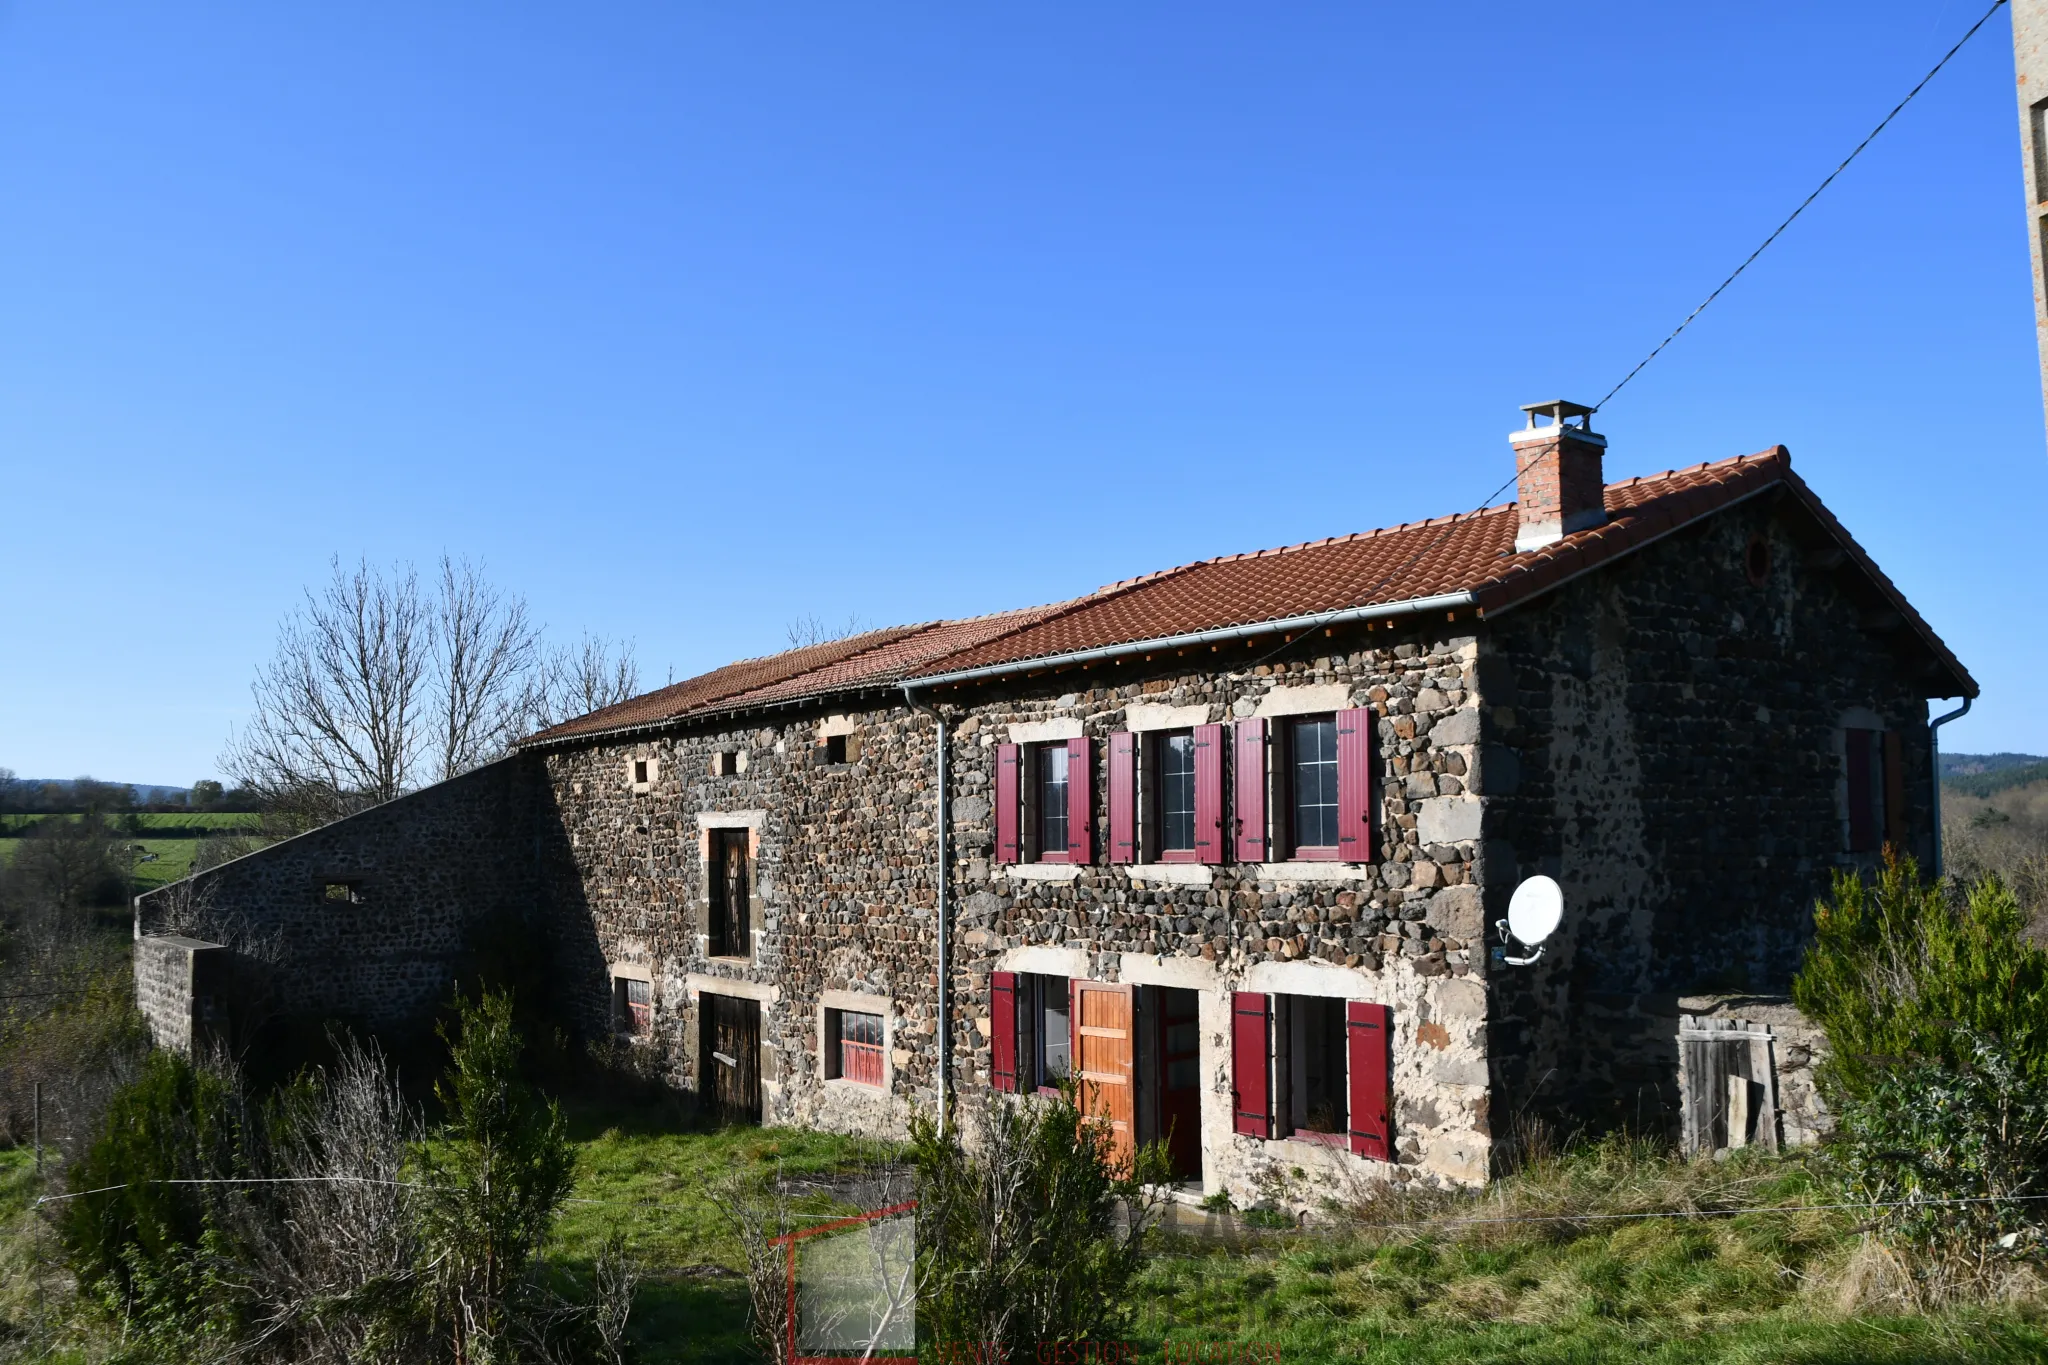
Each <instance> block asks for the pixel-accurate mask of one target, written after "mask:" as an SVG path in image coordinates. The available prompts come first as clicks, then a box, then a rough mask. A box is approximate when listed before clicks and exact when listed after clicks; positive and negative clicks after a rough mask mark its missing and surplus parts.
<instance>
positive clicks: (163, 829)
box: [0, 811, 262, 894]
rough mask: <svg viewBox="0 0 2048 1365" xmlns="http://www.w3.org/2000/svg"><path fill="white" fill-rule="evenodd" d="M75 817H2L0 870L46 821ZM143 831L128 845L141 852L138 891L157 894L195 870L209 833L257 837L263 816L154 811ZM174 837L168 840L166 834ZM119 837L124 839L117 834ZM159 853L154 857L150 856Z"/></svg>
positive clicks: (145, 816) (146, 817)
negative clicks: (25, 838)
mask: <svg viewBox="0 0 2048 1365" xmlns="http://www.w3.org/2000/svg"><path fill="white" fill-rule="evenodd" d="M77 818H78V817H77V816H75V815H9V816H0V867H4V866H5V865H6V864H8V863H10V862H12V861H13V860H14V855H15V852H16V850H17V849H19V848H20V847H21V844H22V835H23V834H25V833H26V832H27V831H28V830H30V829H31V828H33V827H34V826H35V825H37V824H40V823H41V822H42V821H44V820H75V819H77ZM136 819H137V822H138V823H139V824H140V826H141V828H142V833H141V835H140V836H139V837H134V838H130V839H128V840H125V841H124V842H127V843H131V844H133V845H135V846H136V847H138V848H139V849H141V854H140V855H139V856H138V858H137V861H136V863H135V890H136V892H137V893H138V894H139V893H141V892H144V891H154V890H155V889H156V888H157V887H159V886H164V885H167V884H169V883H171V882H174V881H176V880H178V879H179V878H180V877H183V876H185V875H186V874H187V873H189V872H190V871H191V870H192V858H193V855H194V854H196V853H198V851H199V844H200V841H201V839H202V838H204V837H205V834H204V833H202V831H204V832H206V833H219V834H233V833H248V834H254V833H255V832H256V831H257V829H258V828H259V827H260V826H261V823H262V817H261V816H259V815H256V814H254V813H251V812H239V811H238V812H228V813H224V814H223V813H215V814H201V813H196V812H195V813H189V814H186V813H180V812H176V811H151V812H147V813H144V814H141V815H138V816H137V817H136ZM166 834H168V835H170V836H171V837H169V838H165V837H162V836H164V835H166ZM115 837H116V838H120V834H119V832H118V826H117V832H116V835H115ZM150 854H155V855H156V856H155V857H154V858H151V857H149V856H148V855H150Z"/></svg>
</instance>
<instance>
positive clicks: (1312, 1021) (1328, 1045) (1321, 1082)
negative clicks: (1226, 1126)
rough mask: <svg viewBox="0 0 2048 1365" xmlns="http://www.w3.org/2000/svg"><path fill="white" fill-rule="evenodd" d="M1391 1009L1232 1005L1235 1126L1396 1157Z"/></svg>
mask: <svg viewBox="0 0 2048 1365" xmlns="http://www.w3.org/2000/svg"><path fill="white" fill-rule="evenodd" d="M1392 1032H1393V1011H1392V1010H1391V1009H1390V1008H1389V1007H1387V1006H1385V1005H1378V1004H1372V1003H1369V1002H1367V1001H1364V1000H1338V999H1331V998H1328V997H1324V996H1314V995H1259V994H1255V993H1251V992H1245V991H1239V992H1237V993H1236V994H1235V995H1233V996H1232V997H1231V1030H1230V1045H1231V1071H1232V1076H1231V1090H1232V1095H1233V1099H1232V1109H1233V1113H1234V1118H1233V1123H1232V1127H1233V1128H1234V1129H1235V1131H1237V1132H1239V1133H1243V1134H1246V1135H1248V1136H1251V1137H1258V1138H1293V1139H1295V1140H1297V1141H1303V1142H1319V1143H1324V1144H1327V1145H1329V1146H1333V1147H1345V1148H1348V1149H1349V1150H1350V1151H1352V1152H1355V1153H1357V1154H1359V1155H1361V1156H1369V1157H1374V1158H1376V1159H1378V1160H1381V1161H1391V1160H1393V1159H1394V1136H1393V1128H1392V1123H1393V1112H1394V1095H1393V1051H1392V1043H1391V1036H1392Z"/></svg>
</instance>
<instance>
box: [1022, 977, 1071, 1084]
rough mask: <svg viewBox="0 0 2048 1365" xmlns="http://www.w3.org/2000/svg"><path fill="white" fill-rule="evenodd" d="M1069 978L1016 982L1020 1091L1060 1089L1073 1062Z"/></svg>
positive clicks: (1029, 979) (1023, 979) (1030, 979)
mask: <svg viewBox="0 0 2048 1365" xmlns="http://www.w3.org/2000/svg"><path fill="white" fill-rule="evenodd" d="M1070 1008H1071V1007H1070V1004H1069V991H1068V987H1067V978H1065V977H1064V976H1033V975H1028V974H1027V975H1021V976H1019V977H1018V978H1017V1063H1018V1068H1019V1070H1020V1071H1022V1073H1023V1075H1022V1077H1021V1081H1022V1084H1021V1085H1020V1087H1019V1088H1020V1089H1022V1090H1024V1091H1026V1092H1029V1091H1033V1090H1042V1089H1049V1088H1051V1087H1054V1086H1057V1085H1058V1084H1059V1083H1060V1081H1061V1080H1062V1079H1063V1078H1064V1077H1065V1076H1066V1074H1067V1071H1068V1068H1069V1067H1070V1066H1071V1064H1072V1061H1073V1047H1074V1028H1073V1018H1072V1015H1071V1014H1070V1012H1069V1011H1070Z"/></svg>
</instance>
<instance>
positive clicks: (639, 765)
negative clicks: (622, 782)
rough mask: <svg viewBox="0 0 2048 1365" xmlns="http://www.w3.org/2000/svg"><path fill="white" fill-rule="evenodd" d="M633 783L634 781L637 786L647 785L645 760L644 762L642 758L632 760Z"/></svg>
mask: <svg viewBox="0 0 2048 1365" xmlns="http://www.w3.org/2000/svg"><path fill="white" fill-rule="evenodd" d="M633 781H634V782H636V783H638V784H639V785H641V786H646V785H647V760H646V759H644V758H636V759H634V760H633Z"/></svg>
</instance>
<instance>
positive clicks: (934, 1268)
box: [911, 1086, 1169, 1360]
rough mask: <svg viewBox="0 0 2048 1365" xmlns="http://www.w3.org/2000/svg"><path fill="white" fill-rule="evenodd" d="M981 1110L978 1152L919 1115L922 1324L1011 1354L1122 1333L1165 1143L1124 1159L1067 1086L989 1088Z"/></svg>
mask: <svg viewBox="0 0 2048 1365" xmlns="http://www.w3.org/2000/svg"><path fill="white" fill-rule="evenodd" d="M974 1118H975V1120H976V1122H975V1127H976V1130H977V1131H976V1134H975V1136H976V1138H977V1139H978V1141H977V1144H976V1147H977V1150H975V1151H973V1152H971V1153H970V1152H969V1151H968V1150H966V1148H965V1147H963V1146H962V1144H961V1141H960V1134H959V1132H958V1130H957V1129H956V1128H955V1127H954V1126H953V1125H952V1124H948V1125H946V1126H945V1127H943V1128H942V1127H940V1126H939V1125H938V1124H936V1123H934V1122H933V1121H932V1120H931V1119H930V1118H928V1117H925V1116H919V1117H918V1118H917V1119H915V1120H914V1121H913V1122H912V1125H911V1160H912V1161H913V1163H914V1164H915V1166H916V1170H917V1195H918V1209H917V1248H918V1260H919V1266H918V1276H917V1279H918V1318H919V1321H918V1330H919V1334H920V1336H923V1337H925V1338H927V1339H929V1340H933V1341H938V1342H947V1343H956V1342H957V1343H962V1344H963V1345H966V1344H971V1345H973V1346H974V1347H976V1348H980V1349H992V1348H1001V1349H1002V1350H1004V1351H1006V1352H1007V1353H1008V1354H1007V1356H1003V1357H998V1358H1008V1359H1013V1360H1030V1359H1037V1358H1039V1356H1038V1355H1037V1352H1038V1351H1039V1349H1040V1348H1041V1346H1043V1345H1044V1344H1046V1343H1052V1342H1089V1341H1108V1340H1114V1339H1117V1338H1120V1337H1122V1336H1124V1335H1125V1334H1126V1333H1127V1332H1128V1331H1129V1329H1130V1325H1131V1321H1132V1314H1133V1311H1134V1303H1133V1298H1132V1293H1131V1289H1132V1285H1133V1282H1134V1280H1135V1279H1136V1277H1137V1275H1138V1273H1139V1271H1140V1270H1141V1269H1142V1266H1143V1261H1144V1243H1145V1239H1146V1235H1147V1233H1148V1232H1149V1230H1150V1228H1151V1225H1152V1222H1153V1218H1154V1215H1155V1214H1156V1212H1157V1200H1156V1197H1155V1196H1153V1195H1151V1194H1150V1193H1148V1189H1147V1187H1148V1186H1153V1185H1159V1184H1163V1183H1165V1181H1166V1180H1167V1179H1168V1178H1169V1177H1168V1174H1167V1172H1168V1169H1169V1166H1168V1162H1167V1158H1166V1153H1165V1151H1164V1149H1163V1148H1160V1147H1157V1146H1153V1147H1147V1148H1145V1149H1143V1150H1141V1151H1140V1152H1139V1153H1138V1154H1137V1157H1136V1159H1135V1160H1134V1161H1131V1162H1129V1163H1120V1162H1118V1161H1117V1160H1116V1159H1115V1155H1114V1152H1113V1150H1112V1147H1111V1139H1110V1133H1109V1128H1108V1125H1107V1124H1106V1123H1102V1122H1099V1121H1095V1120H1089V1121H1086V1122H1084V1121H1083V1119H1082V1115H1081V1111H1080V1110H1079V1108H1077V1107H1076V1105H1075V1102H1074V1097H1073V1094H1072V1091H1071V1086H1070V1087H1069V1088H1068V1090H1067V1091H1065V1092H1063V1093H1062V1094H1061V1095H1059V1096H1057V1097H1049V1098H1044V1099H1040V1098H1028V1099H1023V1100H1017V1101H1011V1100H1007V1099H1005V1098H1003V1097H1002V1096H998V1095H994V1094H990V1095H988V1096H986V1097H985V1099H984V1101H983V1103H982V1104H981V1105H980V1107H979V1108H978V1109H977V1110H976V1111H975V1113H974Z"/></svg>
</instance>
